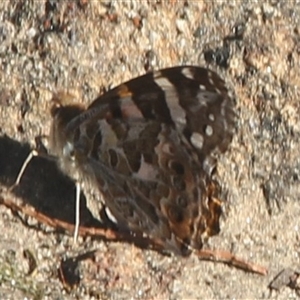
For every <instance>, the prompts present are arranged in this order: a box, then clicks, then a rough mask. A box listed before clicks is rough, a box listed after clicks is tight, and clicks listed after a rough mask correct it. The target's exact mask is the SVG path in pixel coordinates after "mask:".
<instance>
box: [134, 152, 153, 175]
mask: <svg viewBox="0 0 300 300" xmlns="http://www.w3.org/2000/svg"><path fill="white" fill-rule="evenodd" d="M133 175H134V176H135V177H138V178H139V179H143V180H155V179H156V176H157V171H156V170H155V168H153V166H152V165H151V164H148V163H146V162H145V159H144V156H142V159H141V166H140V168H139V170H138V171H137V173H134V174H133Z"/></svg>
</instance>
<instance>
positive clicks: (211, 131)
mask: <svg viewBox="0 0 300 300" xmlns="http://www.w3.org/2000/svg"><path fill="white" fill-rule="evenodd" d="M205 134H206V135H207V136H212V134H213V128H212V127H211V126H210V125H207V126H206V128H205Z"/></svg>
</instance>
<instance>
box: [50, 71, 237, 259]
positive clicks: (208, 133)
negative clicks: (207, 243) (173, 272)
mask: <svg viewBox="0 0 300 300" xmlns="http://www.w3.org/2000/svg"><path fill="white" fill-rule="evenodd" d="M52 116H53V126H52V133H51V135H52V145H54V147H53V148H54V150H55V151H54V152H55V154H58V155H59V156H60V157H61V160H62V167H63V168H64V169H65V171H66V172H68V173H69V174H70V175H72V174H74V173H78V172H79V173H80V174H81V176H82V177H84V178H88V179H89V180H91V181H92V182H93V183H94V184H95V185H97V187H98V188H99V191H100V192H101V193H102V194H103V196H104V197H103V198H104V201H105V205H106V206H107V207H108V208H109V209H110V211H111V213H112V214H113V215H114V217H115V218H116V220H117V221H118V223H119V224H120V225H122V226H125V227H126V228H128V229H129V230H130V231H134V232H142V233H146V234H148V235H150V236H152V237H153V238H155V239H159V240H160V241H161V242H162V243H163V244H164V245H165V246H166V248H168V249H172V250H175V251H177V252H179V253H181V254H184V253H186V250H187V247H188V246H192V247H194V248H200V247H201V246H202V235H203V234H204V233H206V234H207V235H211V234H215V233H216V232H218V230H219V227H218V218H219V215H220V212H219V210H220V209H219V208H220V207H219V205H218V204H216V202H215V201H214V199H215V198H214V196H215V195H213V188H212V186H214V183H213V182H212V180H211V178H210V174H209V173H208V172H207V171H206V169H205V167H204V162H205V161H206V159H207V158H209V157H210V155H211V154H212V153H213V152H215V151H216V150H219V151H221V152H223V151H225V150H226V149H227V147H228V145H229V143H230V141H231V138H232V135H233V128H234V113H233V99H232V98H231V97H230V96H229V92H228V90H227V88H226V86H225V83H224V81H223V80H222V79H221V78H220V77H219V76H218V75H217V74H216V73H214V72H213V71H211V70H208V69H205V68H200V67H193V66H184V67H174V68H169V69H164V70H160V71H157V72H153V73H148V74H146V75H143V76H140V77H138V78H135V79H133V80H130V81H128V82H126V83H124V84H121V85H120V86H118V87H116V88H114V89H112V90H111V91H109V92H107V93H105V94H103V95H101V96H99V97H98V98H97V99H95V100H94V101H93V102H92V103H91V105H90V106H89V107H88V108H87V109H86V110H83V109H82V108H79V106H76V105H63V104H60V105H57V104H56V105H55V108H54V109H53V110H52ZM74 170H75V171H76V172H75V171H74Z"/></svg>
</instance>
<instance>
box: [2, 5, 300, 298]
mask: <svg viewBox="0 0 300 300" xmlns="http://www.w3.org/2000/svg"><path fill="white" fill-rule="evenodd" d="M299 16H300V2H299V1H264V4H258V3H255V2H253V3H252V2H250V3H249V1H239V2H233V1H231V3H230V4H229V3H228V1H224V2H222V1H218V2H216V1H214V2H213V1H207V2H204V1H171V0H170V1H126V2H125V1H88V0H80V1H79V0H78V1H55V0H53V1H51V0H49V1H42V0H40V1H26V0H20V1H1V2H0V192H1V197H3V198H5V199H10V200H14V201H16V202H20V201H22V202H23V203H29V204H30V205H32V206H33V207H35V208H36V209H38V210H39V211H41V212H43V213H45V214H47V215H48V216H49V217H51V218H57V219H63V220H65V221H68V222H70V223H72V222H73V220H74V183H73V182H72V181H71V180H70V179H69V178H66V177H65V176H64V175H63V174H61V173H60V171H59V170H58V169H57V167H56V164H55V162H53V161H51V160H49V159H46V158H42V157H38V158H35V159H33V161H32V162H31V163H30V164H29V166H28V168H27V170H26V173H25V175H24V176H23V178H22V182H21V184H20V185H19V186H18V187H17V188H16V189H15V190H14V191H13V193H12V192H8V191H7V187H9V186H10V185H11V184H12V183H13V182H14V179H15V178H16V176H17V174H18V170H19V168H20V166H21V165H22V163H23V162H24V159H25V158H26V156H27V155H28V153H29V151H30V149H33V148H35V147H36V143H35V138H36V137H37V136H39V135H47V134H48V132H49V125H50V121H51V119H50V115H49V108H50V106H51V102H50V100H51V95H52V93H53V92H55V91H59V90H64V91H69V92H71V93H73V94H74V95H76V97H77V98H78V99H79V101H80V102H82V103H90V102H91V101H92V99H93V98H94V97H95V96H96V95H97V94H99V93H101V92H103V91H105V90H107V89H109V88H111V87H112V86H116V85H117V84H119V83H121V82H123V81H125V80H128V79H130V78H133V77H135V76H138V75H141V74H143V73H145V72H146V71H148V70H152V69H159V68H162V67H167V66H174V65H183V64H193V65H202V66H208V67H210V68H212V69H215V70H217V72H218V73H219V74H220V75H221V76H222V77H223V78H224V79H225V80H226V81H227V82H228V83H229V84H230V85H231V86H232V87H233V88H234V90H235V93H236V95H237V114H238V128H237V133H236V135H235V137H234V140H233V142H232V145H231V147H230V149H229V151H227V152H226V154H225V155H224V156H222V157H221V158H220V160H219V166H218V172H219V176H220V178H221V183H222V185H223V186H224V189H226V190H228V195H227V202H228V205H227V206H226V208H227V209H226V213H225V216H224V219H223V221H222V231H221V233H220V234H219V235H218V236H216V237H214V238H212V239H211V240H210V241H209V245H208V246H209V247H210V248H214V249H227V250H231V251H233V252H234V253H235V254H236V255H238V256H240V257H243V258H245V259H248V260H251V261H253V262H256V263H259V264H261V265H263V266H266V267H267V268H268V269H269V273H268V275H267V276H264V277H262V276H259V275H255V274H249V273H246V272H244V271H241V270H237V269H235V268H232V267H229V266H227V265H222V264H217V263H212V262H203V261H199V259H198V258H197V257H195V256H194V255H192V256H190V257H189V258H180V257H173V256H164V255H162V254H159V253H156V252H154V251H151V250H149V249H140V248H138V247H136V246H134V245H132V244H129V243H124V242H105V241H103V240H99V239H91V238H85V239H83V238H80V239H79V243H78V244H77V245H76V246H73V245H72V237H71V236H70V235H68V234H66V233H65V232H63V231H59V230H54V229H53V228H50V227H47V226H44V225H41V224H39V223H38V222H37V221H36V220H35V219H34V218H30V217H24V215H21V214H16V213H12V212H11V211H10V210H9V209H7V208H6V207H5V206H0V214H1V217H0V228H2V229H3V233H2V234H1V236H0V298H1V299H25V297H26V299H196V298H197V299H237V298H240V299H241V298H243V299H246V298H248V299H250V298H251V299H258V298H260V299H262V298H270V299H287V298H289V299H296V298H297V297H298V298H299V297H300V295H299V289H300V288H299V282H298V285H297V282H296V284H295V286H294V287H287V286H283V287H282V288H281V289H279V290H273V291H270V290H269V289H268V285H269V283H270V282H271V281H272V279H273V278H274V277H275V276H276V275H277V274H278V273H279V272H280V271H281V270H282V269H284V268H288V267H291V268H295V269H297V268H298V270H299V268H300V258H299V257H300V226H299V216H300V202H299V195H300V189H299V181H300V159H299V157H300V122H299V118H300V114H299V100H298V99H299V88H298V87H299V86H300V56H299V55H300V17H299ZM45 143H46V141H45ZM92 196H93V195H88V194H86V198H85V197H84V196H82V198H83V201H82V206H83V207H82V211H83V215H82V218H83V220H85V221H84V222H85V224H93V225H94V226H95V224H97V218H96V219H95V218H94V217H93V215H92V213H91V212H90V209H88V208H87V207H86V202H88V201H87V200H86V199H89V197H92ZM92 250H97V253H96V254H94V253H93V254H91V255H90V259H83V260H82V261H81V262H80V264H79V272H80V274H81V275H80V276H81V280H80V283H79V284H78V285H77V287H76V288H73V289H71V290H68V289H66V288H64V286H63V284H62V282H61V281H60V280H59V276H58V271H57V269H58V266H59V264H60V262H61V260H62V259H63V258H70V257H74V256H78V254H83V253H86V252H87V251H92ZM24 253H27V255H24ZM28 253H31V254H32V256H33V257H34V260H36V268H35V271H34V272H33V273H31V263H30V261H31V260H30V257H31V256H30V255H29V256H28ZM298 273H299V272H298Z"/></svg>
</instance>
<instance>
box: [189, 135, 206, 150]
mask: <svg viewBox="0 0 300 300" xmlns="http://www.w3.org/2000/svg"><path fill="white" fill-rule="evenodd" d="M191 143H192V144H193V146H195V147H196V148H198V149H202V147H203V143H204V138H203V136H202V135H201V134H200V133H198V132H194V133H193V134H192V136H191Z"/></svg>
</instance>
